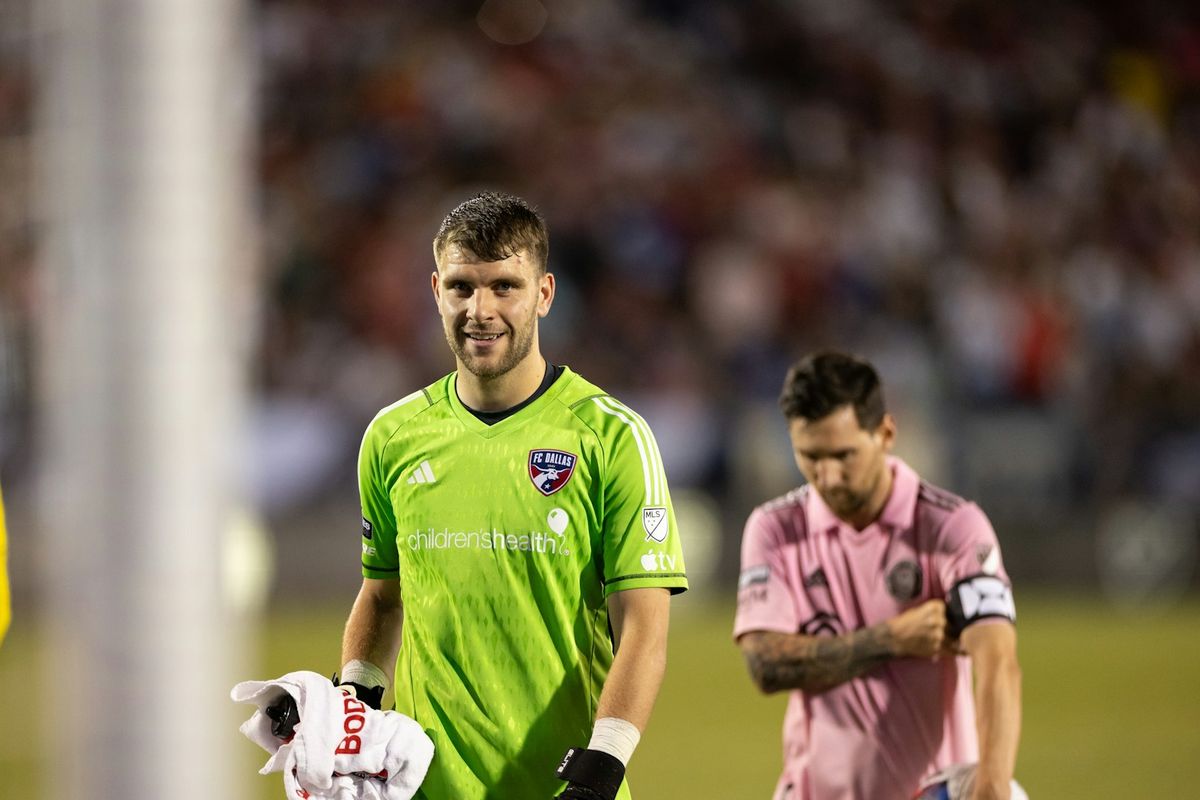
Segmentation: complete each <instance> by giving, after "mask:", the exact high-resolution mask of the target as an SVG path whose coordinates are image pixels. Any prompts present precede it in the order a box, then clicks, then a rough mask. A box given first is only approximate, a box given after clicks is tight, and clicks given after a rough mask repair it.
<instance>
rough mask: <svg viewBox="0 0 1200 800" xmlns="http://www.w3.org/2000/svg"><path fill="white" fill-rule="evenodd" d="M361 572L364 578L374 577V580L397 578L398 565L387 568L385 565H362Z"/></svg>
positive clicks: (398, 575)
mask: <svg viewBox="0 0 1200 800" xmlns="http://www.w3.org/2000/svg"><path fill="white" fill-rule="evenodd" d="M362 574H363V577H364V578H374V579H376V580H386V579H388V578H399V577H400V567H394V568H392V569H389V568H387V567H375V566H372V565H370V564H363V565H362Z"/></svg>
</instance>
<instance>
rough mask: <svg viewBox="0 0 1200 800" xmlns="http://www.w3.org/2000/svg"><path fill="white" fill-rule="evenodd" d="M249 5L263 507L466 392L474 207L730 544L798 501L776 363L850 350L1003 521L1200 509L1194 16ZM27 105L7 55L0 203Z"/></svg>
mask: <svg viewBox="0 0 1200 800" xmlns="http://www.w3.org/2000/svg"><path fill="white" fill-rule="evenodd" d="M481 5H482V6H483V8H482V10H480V6H481ZM547 9H548V14H547ZM477 15H478V16H477ZM255 16H256V19H257V37H258V38H257V44H258V47H259V51H260V53H261V61H260V64H259V70H260V74H259V79H260V81H261V96H260V101H259V102H260V111H261V121H260V126H261V127H260V139H259V152H258V156H257V158H258V160H257V168H258V170H259V173H260V175H259V179H260V187H261V196H260V198H259V202H260V208H261V213H262V230H261V233H262V246H263V259H262V269H263V285H264V291H265V295H266V298H267V300H268V302H267V304H266V307H265V310H264V312H263V316H262V319H261V341H260V343H259V352H260V358H259V361H258V364H257V367H258V369H257V376H256V381H257V383H258V387H257V388H258V390H259V395H258V397H259V408H258V411H257V412H256V416H255V425H254V438H255V441H256V442H257V445H256V450H255V452H257V453H258V456H257V460H258V461H259V463H262V464H264V465H266V466H264V467H263V468H262V469H260V470H259V474H258V478H257V483H258V485H259V486H260V487H261V495H262V498H261V499H263V501H264V502H265V503H266V504H267V507H268V508H271V509H274V510H279V509H286V508H290V507H294V506H295V505H296V504H298V503H302V502H307V501H310V500H311V499H312V498H314V497H315V496H319V492H320V490H321V487H330V486H333V485H336V486H338V487H339V491H342V488H341V487H344V486H346V485H348V482H349V481H352V479H353V476H352V470H351V469H350V468H349V467H348V465H349V464H351V463H352V461H353V454H354V451H355V450H356V448H357V445H358V438H359V436H360V435H361V431H362V429H363V427H364V426H365V423H366V422H367V421H368V420H369V419H370V418H371V417H372V416H373V414H374V413H375V411H376V410H377V409H378V408H380V407H381V406H383V405H385V404H387V403H388V402H390V401H391V400H394V399H395V398H397V397H399V396H401V395H403V394H406V393H407V392H409V391H411V390H412V388H414V387H416V386H420V385H424V384H426V383H429V382H430V381H432V380H433V379H434V378H436V377H437V376H439V375H441V374H444V373H445V372H447V371H449V370H450V369H451V368H452V364H451V363H450V362H449V360H448V359H447V356H446V353H445V346H444V343H442V342H441V341H440V340H439V339H437V338H436V337H437V328H436V326H434V325H432V324H430V323H431V321H432V320H433V319H434V317H433V314H434V309H433V306H432V302H431V300H430V296H429V272H430V271H431V267H432V255H431V252H430V240H431V238H432V235H433V232H434V231H435V229H436V224H437V221H438V220H439V219H440V218H441V217H442V216H443V215H444V214H445V212H446V211H447V210H448V209H449V208H451V207H452V206H453V205H455V204H456V203H457V202H458V201H460V200H461V199H462V198H464V197H465V196H467V195H468V194H469V193H470V192H472V191H474V190H475V189H479V188H486V187H491V186H496V187H502V188H504V189H506V190H509V191H512V192H515V193H517V194H520V195H522V196H524V197H527V198H529V199H530V200H531V201H532V202H533V203H534V204H536V205H537V206H538V207H539V208H540V210H541V211H542V212H543V214H544V215H545V216H546V219H547V222H548V223H549V227H550V231H551V268H552V270H553V271H555V272H556V273H557V274H558V275H559V279H560V284H559V295H558V298H557V301H556V304H555V308H554V312H553V313H552V314H551V316H550V317H549V318H548V319H547V320H546V323H545V325H544V327H543V337H544V338H543V343H542V347H543V350H544V352H546V353H547V355H548V356H549V357H550V358H552V359H553V360H555V361H556V362H558V363H566V364H570V365H572V366H573V367H575V368H577V369H578V370H579V371H581V372H582V373H583V374H584V375H586V376H587V377H588V378H589V379H591V380H593V381H595V382H596V383H598V384H600V385H602V386H605V387H608V388H609V389H611V390H612V391H613V392H614V394H616V395H618V396H620V397H622V399H624V400H625V401H627V402H628V403H629V404H630V405H631V406H633V407H635V408H637V409H639V410H640V411H642V413H643V414H644V415H645V416H646V417H647V419H648V420H649V422H650V424H651V426H652V427H653V429H654V430H655V431H656V432H657V435H658V438H659V443H660V446H661V448H662V450H663V455H664V459H665V461H666V464H667V469H668V475H669V476H670V478H671V481H672V485H673V486H678V487H694V488H698V489H702V490H704V491H706V492H708V493H710V494H711V495H712V496H713V497H715V498H717V500H718V501H719V502H720V503H721V504H722V507H723V508H724V509H726V511H727V512H728V520H740V519H742V518H744V515H745V512H746V510H747V509H748V508H749V507H750V506H751V505H753V504H755V503H757V502H761V501H762V500H763V499H765V498H767V497H769V496H771V495H772V494H773V493H776V492H778V491H780V490H782V489H786V488H787V487H788V486H790V485H792V484H793V483H794V482H795V480H796V477H795V472H794V469H793V468H792V467H791V466H790V464H789V461H788V458H789V454H788V451H787V445H786V440H785V437H784V436H783V428H782V423H781V422H780V421H779V418H778V412H777V410H776V409H775V405H774V403H775V397H776V395H777V393H778V390H779V386H780V382H781V380H782V377H783V374H784V370H785V368H786V366H787V364H788V363H789V362H790V361H791V360H792V359H793V358H795V357H796V356H797V355H798V354H800V353H802V352H804V351H806V350H808V349H811V348H812V347H815V346H830V345H832V346H837V347H840V348H843V349H846V350H850V351H855V352H860V353H862V354H864V355H866V356H867V357H869V358H871V359H872V360H873V361H874V362H875V363H876V364H877V365H879V367H880V368H881V370H882V371H883V373H884V376H885V383H886V384H887V385H888V386H889V388H890V389H891V391H892V396H891V397H889V401H890V402H891V404H892V405H893V406H894V407H895V408H896V411H897V414H898V417H899V420H900V424H901V425H902V426H905V429H906V431H907V433H906V441H910V442H914V443H919V445H917V446H916V447H915V448H914V449H915V450H916V451H917V452H913V451H910V452H908V453H906V457H908V458H910V460H912V461H913V462H914V463H915V464H917V465H918V466H919V467H921V468H922V471H923V472H925V473H927V474H930V475H931V477H933V478H935V479H938V480H939V481H940V482H942V483H943V484H944V485H947V486H950V487H953V488H955V489H957V490H960V491H963V492H966V493H973V495H974V496H977V497H979V498H980V499H981V500H982V501H984V502H989V501H990V502H991V503H992V505H991V506H990V507H991V508H993V509H995V513H996V516H997V517H998V518H999V519H1000V520H1003V518H1004V509H1005V508H1008V509H1010V510H1011V512H1012V516H1013V517H1014V518H1018V519H1021V520H1023V521H1025V522H1029V521H1033V520H1040V521H1042V523H1043V524H1044V525H1047V526H1048V527H1050V526H1053V525H1055V524H1057V521H1059V520H1062V519H1065V518H1068V517H1070V516H1072V515H1075V516H1077V515H1078V514H1079V513H1080V509H1086V510H1087V513H1088V514H1091V513H1093V512H1097V511H1099V510H1101V509H1102V508H1103V507H1104V505H1105V504H1106V503H1109V502H1113V501H1115V500H1117V499H1120V498H1128V497H1135V498H1144V499H1148V500H1153V501H1154V502H1157V503H1163V504H1166V505H1169V506H1172V507H1177V508H1181V509H1189V508H1190V509H1192V510H1193V511H1192V513H1193V514H1194V509H1196V508H1197V507H1200V402H1197V399H1198V398H1200V22H1198V21H1197V17H1196V15H1195V14H1194V13H1191V12H1187V11H1186V4H1182V3H1179V4H1169V3H1163V2H1159V3H1141V4H1128V3H1126V4H1118V3H1088V4H1084V3H1069V2H1059V1H1057V0H1050V1H1049V2H1038V3H1033V2H1016V3H1006V4H995V3H982V2H956V3H950V2H942V1H941V0H905V1H904V2H900V3H875V2H868V1H867V0H840V2H837V3H826V2H821V0H800V1H798V2H775V1H773V0H750V1H748V2H744V3H720V2H682V0H645V1H644V2H608V3H594V2H587V1H586V0H567V1H566V2H556V3H553V4H547V5H546V6H545V7H543V6H542V5H541V4H540V3H538V2H537V0H488V2H487V3H483V4H481V3H480V2H478V0H476V2H471V3H466V2H449V3H435V4H429V3H419V2H413V1H412V0H406V1H405V2H400V1H399V0H390V1H389V2H382V0H346V1H345V2H339V3H321V2H315V0H263V2H261V3H259V4H258V5H257V6H256V9H255ZM32 103H33V99H32V91H31V88H30V85H29V70H28V69H25V68H21V67H20V65H19V64H16V63H14V62H12V60H11V59H9V60H8V62H6V63H4V65H3V66H0V137H3V138H2V140H0V141H2V142H4V143H6V144H3V145H2V146H0V177H2V178H3V182H4V185H5V186H6V187H8V186H10V185H21V181H18V180H17V176H18V174H19V173H22V171H24V173H23V174H27V170H28V161H29V159H30V156H29V154H28V147H27V146H24V147H22V145H21V144H20V142H19V139H20V136H21V131H22V130H26V131H27V130H28V120H29V117H30V114H31V108H32ZM22 153H23V155H22ZM22 165H24V166H22ZM10 180H11V181H13V182H12V183H10ZM26 183H27V182H26ZM4 195H5V196H7V197H3V198H0V264H2V266H0V286H2V287H3V293H2V295H0V331H3V339H2V344H0V364H3V369H0V375H3V377H0V401H2V402H3V412H4V414H3V425H4V428H3V437H2V438H0V441H2V442H3V443H4V444H3V451H2V452H0V456H3V457H4V458H5V459H7V460H8V461H9V462H10V463H13V462H16V461H18V460H24V459H26V458H27V457H28V452H27V450H26V449H23V448H22V447H20V446H19V442H20V441H21V440H22V439H23V438H24V437H23V434H22V432H23V431H27V430H28V429H29V425H30V419H31V415H32V408H33V405H32V401H31V400H30V399H29V398H30V391H31V390H30V380H29V368H28V364H29V359H30V355H29V342H30V339H31V330H32V328H33V319H34V314H37V313H47V311H46V310H45V309H39V308H38V307H37V303H36V292H34V291H32V290H31V288H30V287H31V286H32V285H33V280H32V274H33V269H34V262H35V259H34V248H33V245H32V242H33V233H32V228H33V223H29V222H25V223H24V224H21V223H20V213H19V209H17V210H15V209H14V206H13V204H14V202H16V203H19V200H14V199H13V195H12V193H10V192H8V191H7V190H6V191H5V192H4ZM335 478H336V480H335ZM347 497H351V498H352V495H347ZM1085 517H1086V515H1085ZM1193 522H1195V519H1194V518H1193ZM727 528H728V531H727V532H728V534H729V540H730V544H729V545H728V546H727V548H726V550H725V552H726V554H727V555H729V554H732V552H733V551H734V548H736V541H737V538H738V534H739V533H740V529H739V528H738V527H737V525H730V526H727ZM1018 538H1019V537H1018ZM1019 546H1020V545H1019V543H1018V544H1014V545H1012V546H1010V547H1009V548H1008V550H1006V552H1009V551H1012V552H1016V551H1017V550H1018V548H1019ZM1014 563H1016V564H1019V563H1020V561H1019V558H1015V559H1014Z"/></svg>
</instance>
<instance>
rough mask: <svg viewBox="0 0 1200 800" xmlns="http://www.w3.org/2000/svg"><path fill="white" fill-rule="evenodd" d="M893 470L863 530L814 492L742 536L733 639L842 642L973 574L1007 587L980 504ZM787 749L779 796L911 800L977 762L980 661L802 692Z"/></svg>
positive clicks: (938, 663) (788, 726) (903, 666)
mask: <svg viewBox="0 0 1200 800" xmlns="http://www.w3.org/2000/svg"><path fill="white" fill-rule="evenodd" d="M889 467H890V468H891V469H892V473H893V476H894V480H893V483H892V492H891V495H890V496H889V498H888V501H887V503H886V505H885V506H884V509H883V512H882V513H881V514H880V516H879V519H878V520H876V521H875V522H874V523H872V524H871V525H870V526H868V527H867V528H865V529H864V530H862V531H857V530H855V529H854V528H853V527H852V526H850V525H847V524H846V523H844V522H842V521H841V520H840V519H838V518H837V517H836V516H835V515H834V514H833V512H832V511H830V510H829V508H828V506H826V505H825V503H824V501H822V500H821V497H820V495H819V494H818V493H817V492H816V491H815V490H813V489H811V487H808V486H804V487H801V488H799V489H796V490H794V491H792V492H789V493H788V494H786V495H784V496H783V497H780V498H777V499H775V500H772V501H770V502H768V503H765V504H763V505H761V506H759V507H758V508H757V509H755V510H754V512H753V513H752V514H751V515H750V519H749V520H748V521H747V522H746V530H745V534H744V537H743V540H742V574H741V578H740V580H739V587H738V608H737V617H736V620H735V622H734V636H735V637H737V636H741V635H742V634H744V633H747V632H749V631H778V632H781V633H803V634H807V635H811V636H821V635H837V634H841V633H846V632H848V631H852V630H856V629H858V628H864V627H869V626H871V625H874V624H876V623H879V622H883V621H885V620H887V619H890V618H891V617H894V616H896V615H897V614H900V613H901V612H903V611H905V610H907V609H909V608H912V607H913V606H916V605H919V604H920V603H922V602H924V601H925V600H928V599H930V598H940V599H945V598H946V595H947V592H948V591H949V590H950V589H951V588H953V587H954V586H955V585H956V584H958V583H959V581H963V580H965V579H967V578H971V577H972V576H978V575H981V574H987V575H992V576H995V577H996V578H998V579H1000V581H1002V582H1003V583H1004V584H1005V585H1007V584H1008V576H1007V575H1006V574H1005V572H1004V567H1003V564H1002V562H1001V559H1000V550H999V545H998V543H997V541H996V534H995V532H994V531H993V530H992V526H991V524H990V523H989V522H988V519H987V517H986V516H985V515H984V513H983V512H982V511H981V510H980V508H979V507H978V506H977V505H975V504H974V503H971V502H968V501H965V500H963V499H962V498H960V497H958V496H956V495H953V494H951V493H949V492H947V491H945V490H942V489H939V488H937V487H934V486H932V485H930V484H928V483H925V482H923V481H922V480H921V479H920V478H919V477H918V475H917V474H916V472H914V471H913V470H912V468H910V467H909V466H908V465H907V464H905V463H904V462H903V461H901V460H900V459H898V458H890V459H889ZM1009 605H1010V607H1011V600H1009ZM988 621H992V620H991V619H988V620H981V622H980V623H977V624H986V622H988ZM783 743H784V770H783V774H782V776H781V777H780V779H779V784H778V787H777V788H776V791H775V795H774V797H775V800H784V799H785V798H788V799H790V800H891V799H892V798H895V799H896V800H907V799H908V798H910V797H911V796H912V794H913V792H914V791H915V790H916V787H917V785H918V784H919V783H920V780H921V779H922V778H923V777H925V776H927V775H929V774H931V773H932V772H934V771H936V770H938V769H940V768H942V767H946V766H949V765H950V764H952V763H956V762H962V761H975V760H977V757H978V743H977V739H976V733H975V709H974V703H973V700H972V695H971V669H970V659H968V658H965V657H960V658H941V659H937V660H925V659H895V660H892V661H890V662H888V663H887V664H885V665H883V666H881V667H879V668H877V669H875V670H873V671H872V672H870V673H868V674H866V675H864V676H862V677H860V678H856V679H854V680H851V681H848V682H847V683H844V684H842V685H840V686H838V687H835V688H833V689H831V690H828V691H826V692H823V693H820V694H816V695H811V696H810V695H808V694H805V693H803V692H800V691H794V692H792V693H791V697H790V698H789V701H788V710H787V716H786V718H785V721H784V736H783Z"/></svg>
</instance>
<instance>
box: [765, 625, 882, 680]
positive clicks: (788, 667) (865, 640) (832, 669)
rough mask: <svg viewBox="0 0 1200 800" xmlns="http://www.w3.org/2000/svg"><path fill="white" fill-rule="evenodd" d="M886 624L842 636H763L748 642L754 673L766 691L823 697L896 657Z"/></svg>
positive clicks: (779, 634)
mask: <svg viewBox="0 0 1200 800" xmlns="http://www.w3.org/2000/svg"><path fill="white" fill-rule="evenodd" d="M892 645H893V642H892V635H891V633H890V631H889V630H888V627H887V625H886V624H885V623H880V624H878V625H873V626H871V627H870V628H861V629H859V630H857V631H854V632H853V633H847V634H843V635H841V636H803V635H799V634H787V633H774V632H768V631H759V632H756V633H751V634H748V635H747V636H746V637H745V639H744V644H743V646H744V651H745V654H746V663H747V665H748V666H749V668H750V674H751V675H752V676H753V677H754V680H755V682H756V683H757V684H758V685H759V688H761V689H762V690H763V691H764V692H778V691H782V690H784V689H799V690H801V691H804V692H810V693H819V692H823V691H825V690H826V689H832V688H833V687H835V686H838V685H839V684H842V683H845V682H846V681H848V680H851V679H852V678H857V677H859V676H860V675H863V674H866V673H867V672H870V671H871V670H873V669H875V668H876V667H878V666H880V665H881V664H884V663H886V662H888V661H890V660H891V659H892V658H893V657H894V654H893V650H892Z"/></svg>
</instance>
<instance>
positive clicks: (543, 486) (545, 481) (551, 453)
mask: <svg viewBox="0 0 1200 800" xmlns="http://www.w3.org/2000/svg"><path fill="white" fill-rule="evenodd" d="M575 461H576V456H575V455H574V454H573V453H564V452H563V451H562V450H530V451H529V480H531V481H533V486H534V488H536V489H537V490H538V491H539V492H541V493H542V494H544V495H546V496H547V497H549V496H550V495H552V494H554V493H555V492H557V491H558V490H559V489H561V488H562V487H564V486H566V485H567V481H569V480H571V476H572V475H573V474H575Z"/></svg>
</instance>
